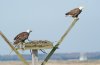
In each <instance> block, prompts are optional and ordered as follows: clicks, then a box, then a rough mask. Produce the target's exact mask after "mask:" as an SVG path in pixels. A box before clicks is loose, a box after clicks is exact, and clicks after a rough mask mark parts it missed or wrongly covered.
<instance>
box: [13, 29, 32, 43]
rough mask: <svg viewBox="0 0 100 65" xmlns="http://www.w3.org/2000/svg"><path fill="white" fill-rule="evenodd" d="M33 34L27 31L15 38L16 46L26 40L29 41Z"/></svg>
mask: <svg viewBox="0 0 100 65" xmlns="http://www.w3.org/2000/svg"><path fill="white" fill-rule="evenodd" d="M31 32H32V31H31V30H27V31H26V32H22V33H19V34H18V35H17V36H16V37H15V38H14V44H18V43H19V42H25V40H26V39H28V37H29V35H30V33H31Z"/></svg>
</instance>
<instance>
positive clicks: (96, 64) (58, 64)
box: [0, 60, 100, 65]
mask: <svg viewBox="0 0 100 65" xmlns="http://www.w3.org/2000/svg"><path fill="white" fill-rule="evenodd" d="M28 63H29V65H32V64H31V62H28ZM0 65H24V64H23V63H22V62H20V61H3V62H0ZM38 65H41V61H40V62H39V64H38ZM46 65H100V60H99V61H49V62H48V63H47V64H46Z"/></svg>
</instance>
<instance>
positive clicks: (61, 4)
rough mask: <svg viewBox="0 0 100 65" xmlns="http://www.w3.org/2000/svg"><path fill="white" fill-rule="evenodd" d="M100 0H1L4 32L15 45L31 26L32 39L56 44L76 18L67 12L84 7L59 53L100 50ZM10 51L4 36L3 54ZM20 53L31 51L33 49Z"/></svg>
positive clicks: (0, 48) (0, 47) (0, 41)
mask: <svg viewBox="0 0 100 65" xmlns="http://www.w3.org/2000/svg"><path fill="white" fill-rule="evenodd" d="M99 2H100V1H99V0H0V31H2V32H3V33H4V34H5V35H6V37H7V38H8V39H9V40H10V42H12V44H13V38H14V37H15V36H16V35H17V34H19V33H20V32H23V31H26V30H27V29H31V30H32V33H31V34H30V36H29V39H30V40H49V41H51V42H54V43H53V44H54V45H55V44H56V43H57V42H56V41H58V40H59V39H60V37H61V36H62V35H63V34H64V32H65V31H66V30H67V28H68V26H69V25H70V23H71V21H72V17H65V13H66V12H68V11H70V10H71V9H74V8H76V7H79V6H83V7H84V9H83V11H82V13H81V14H80V15H79V18H80V19H79V20H78V22H77V23H76V24H75V26H74V27H73V28H72V30H71V31H70V33H69V34H68V35H67V36H66V37H65V39H64V40H63V42H62V44H61V45H60V46H59V49H57V50H56V52H55V53H72V52H100V40H99V39H100V30H99V28H100V25H99V24H100V15H99V12H100V9H99V6H100V3H99ZM50 50H51V49H49V50H46V52H47V53H48V52H50ZM10 51H11V49H10V47H9V46H8V45H7V43H6V42H5V41H4V40H3V39H2V37H0V54H1V55H4V54H9V52H10ZM20 53H22V54H30V52H29V51H20ZM39 53H41V51H39ZM12 54H15V53H14V52H13V53H12Z"/></svg>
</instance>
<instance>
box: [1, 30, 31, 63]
mask: <svg viewBox="0 0 100 65" xmlns="http://www.w3.org/2000/svg"><path fill="white" fill-rule="evenodd" d="M0 35H1V37H2V38H3V39H4V40H5V41H6V42H7V44H8V45H9V46H10V48H11V49H12V50H13V51H14V52H15V53H16V54H17V55H18V57H19V59H20V60H21V61H22V62H23V63H24V64H25V65H29V64H28V63H27V62H26V60H25V59H24V58H23V56H22V55H21V54H20V53H19V52H18V51H17V50H16V49H15V48H14V47H13V45H12V44H11V43H10V42H9V40H8V39H7V38H6V36H5V35H4V34H3V33H2V32H1V31H0Z"/></svg>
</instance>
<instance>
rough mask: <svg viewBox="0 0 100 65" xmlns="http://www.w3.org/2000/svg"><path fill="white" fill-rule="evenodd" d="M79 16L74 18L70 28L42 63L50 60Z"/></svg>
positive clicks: (43, 64)
mask: <svg viewBox="0 0 100 65" xmlns="http://www.w3.org/2000/svg"><path fill="white" fill-rule="evenodd" d="M78 19H79V18H74V20H73V21H72V23H71V24H70V26H69V28H68V29H67V30H66V31H65V33H64V34H63V36H62V37H61V38H60V40H59V41H58V42H57V44H56V45H55V46H54V47H53V49H52V50H51V51H50V53H49V54H48V55H47V57H46V58H45V60H44V61H43V62H42V64H41V65H45V64H46V63H47V61H48V60H49V58H50V57H51V56H52V54H53V53H54V52H55V51H56V49H57V48H58V46H59V45H60V44H61V42H62V41H63V40H64V38H65V36H66V35H67V34H68V33H69V31H70V30H71V29H72V27H73V26H74V25H75V23H76V22H77V21H78Z"/></svg>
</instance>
